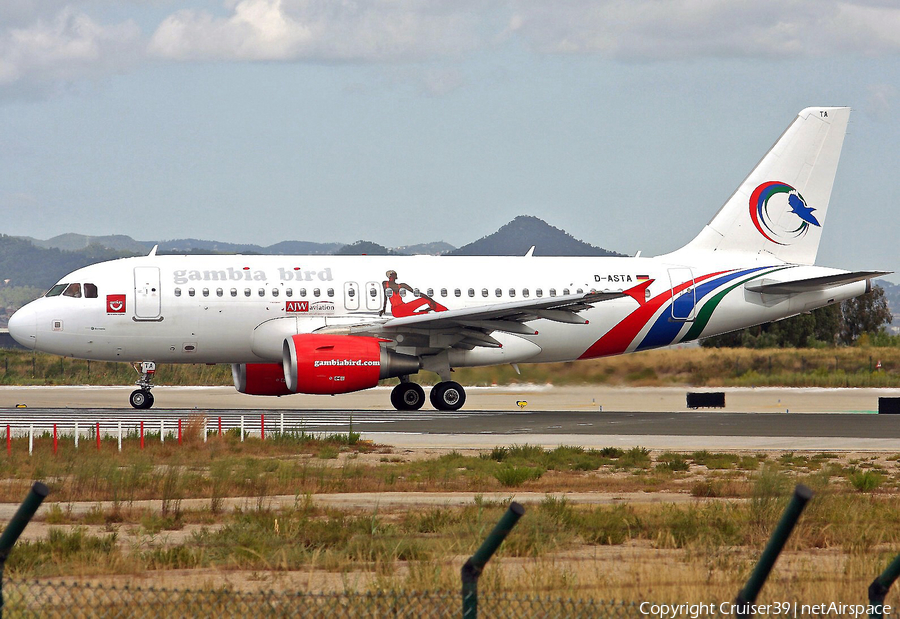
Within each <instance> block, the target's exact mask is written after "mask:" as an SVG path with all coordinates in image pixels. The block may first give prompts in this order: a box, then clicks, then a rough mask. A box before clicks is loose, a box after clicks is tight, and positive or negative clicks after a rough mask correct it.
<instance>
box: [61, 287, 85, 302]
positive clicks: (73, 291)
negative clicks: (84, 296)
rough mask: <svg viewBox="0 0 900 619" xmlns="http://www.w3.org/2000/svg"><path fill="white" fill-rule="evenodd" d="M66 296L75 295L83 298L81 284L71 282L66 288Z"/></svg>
mask: <svg viewBox="0 0 900 619" xmlns="http://www.w3.org/2000/svg"><path fill="white" fill-rule="evenodd" d="M63 296H64V297H74V298H76V299H80V298H81V284H69V286H68V288H66V290H65V292H63Z"/></svg>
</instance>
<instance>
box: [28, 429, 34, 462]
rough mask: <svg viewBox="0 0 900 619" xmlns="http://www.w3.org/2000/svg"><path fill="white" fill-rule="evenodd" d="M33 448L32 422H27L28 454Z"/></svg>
mask: <svg viewBox="0 0 900 619" xmlns="http://www.w3.org/2000/svg"><path fill="white" fill-rule="evenodd" d="M33 450H34V424H28V455H29V456H30V455H31V452H32V451H33Z"/></svg>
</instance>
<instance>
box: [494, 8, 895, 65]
mask: <svg viewBox="0 0 900 619" xmlns="http://www.w3.org/2000/svg"><path fill="white" fill-rule="evenodd" d="M510 2H511V7H512V15H511V17H510V20H509V26H508V32H509V34H510V35H511V36H512V35H517V36H522V37H524V38H525V39H526V40H527V41H528V42H529V43H530V44H531V45H532V46H533V47H534V48H535V49H536V50H538V51H540V52H544V53H598V54H601V55H605V56H608V57H611V58H617V59H623V60H669V59H676V60H677V59H687V58H696V57H709V56H714V57H715V56H721V57H756V58H759V57H762V58H806V57H820V56H828V55H836V54H841V53H853V54H863V55H880V54H885V53H896V52H897V51H900V6H897V4H896V3H893V2H892V3H888V2H878V1H877V0H876V1H869V2H866V1H864V0H859V1H853V0H790V1H787V2H785V1H783V0H667V1H660V0H568V1H563V2H553V3H548V2H543V1H542V0H510Z"/></svg>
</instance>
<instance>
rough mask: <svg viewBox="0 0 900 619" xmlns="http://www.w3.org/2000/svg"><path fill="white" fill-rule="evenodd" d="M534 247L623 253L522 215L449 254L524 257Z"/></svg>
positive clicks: (565, 252) (539, 252)
mask: <svg viewBox="0 0 900 619" xmlns="http://www.w3.org/2000/svg"><path fill="white" fill-rule="evenodd" d="M532 246H534V254H533V255H535V256H623V255H624V254H618V253H616V252H613V251H610V250H608V249H603V248H602V247H595V246H593V245H590V244H588V243H585V242H584V241H579V240H578V239H576V238H575V237H573V236H572V235H571V234H569V233H568V232H566V231H564V230H560V229H559V228H556V227H554V226H551V225H550V224H548V223H547V222H545V221H544V220H542V219H538V218H537V217H532V216H530V215H520V216H519V217H516V218H515V219H513V220H512V221H511V222H509V223H508V224H506V225H505V226H503V227H502V228H500V229H499V230H497V231H496V232H495V233H493V234H490V235H488V236H485V237H482V238H480V239H478V240H477V241H475V242H474V243H469V244H468V245H463V246H462V247H460V248H459V249H455V250H453V251H451V252H448V254H447V255H449V256H524V255H525V253H526V252H527V251H528V250H529V249H531V247H532Z"/></svg>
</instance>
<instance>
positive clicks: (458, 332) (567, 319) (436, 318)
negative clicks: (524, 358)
mask: <svg viewBox="0 0 900 619" xmlns="http://www.w3.org/2000/svg"><path fill="white" fill-rule="evenodd" d="M652 281H653V280H649V281H646V282H643V283H641V284H639V285H638V286H635V287H633V288H630V289H628V290H623V291H613V292H588V293H583V294H570V295H565V296H559V297H542V298H535V299H523V300H521V301H513V302H508V303H495V304H488V305H480V306H478V307H466V308H461V309H452V310H447V311H442V312H428V313H422V314H417V315H414V316H404V317H402V318H390V319H388V320H386V321H385V322H382V323H375V324H365V325H354V326H352V327H350V333H351V334H354V335H372V336H376V337H383V338H386V339H391V340H395V341H398V342H400V341H402V342H403V344H404V345H415V346H420V347H424V348H432V347H441V348H450V347H459V348H467V349H472V348H474V347H476V346H486V347H489V348H499V347H500V342H498V341H497V340H496V339H494V338H492V337H491V336H490V334H491V333H492V332H494V331H501V332H505V333H515V334H519V335H536V334H537V331H536V330H535V329H534V328H533V327H530V326H528V325H526V324H525V323H527V322H530V321H532V320H537V319H539V318H543V319H545V320H552V321H554V322H563V323H568V324H587V322H588V321H587V320H586V319H584V318H583V317H581V316H579V315H578V312H580V311H582V310H586V309H589V308H591V307H593V306H594V304H596V303H601V302H603V301H609V300H611V299H621V298H623V297H626V296H630V297H632V298H634V299H635V300H636V301H637V302H638V303H641V304H643V303H644V302H645V291H646V289H647V287H648V286H649V285H650V284H651V283H652ZM440 335H445V336H447V337H445V338H442V339H440V341H441V342H442V344H440V345H438V346H435V342H436V341H438V340H436V339H435V336H440Z"/></svg>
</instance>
